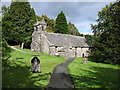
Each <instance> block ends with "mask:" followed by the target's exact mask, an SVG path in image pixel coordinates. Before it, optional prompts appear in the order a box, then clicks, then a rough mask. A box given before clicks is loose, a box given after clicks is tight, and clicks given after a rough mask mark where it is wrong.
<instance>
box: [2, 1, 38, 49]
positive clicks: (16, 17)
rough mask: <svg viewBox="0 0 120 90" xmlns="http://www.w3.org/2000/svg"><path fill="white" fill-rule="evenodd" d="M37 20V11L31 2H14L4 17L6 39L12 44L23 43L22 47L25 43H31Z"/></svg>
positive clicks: (4, 35) (3, 24) (3, 25)
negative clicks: (31, 5)
mask: <svg viewBox="0 0 120 90" xmlns="http://www.w3.org/2000/svg"><path fill="white" fill-rule="evenodd" d="M35 20H36V16H35V11H34V9H33V8H31V7H30V3H29V2H12V3H11V5H10V7H9V9H8V11H7V12H6V13H5V14H4V16H3V18H2V27H3V28H2V30H3V37H4V39H5V40H6V41H7V42H8V44H10V45H15V44H21V48H23V45H24V43H25V44H26V45H30V44H28V43H30V42H31V35H32V32H33V30H34V29H33V24H34V23H35Z"/></svg>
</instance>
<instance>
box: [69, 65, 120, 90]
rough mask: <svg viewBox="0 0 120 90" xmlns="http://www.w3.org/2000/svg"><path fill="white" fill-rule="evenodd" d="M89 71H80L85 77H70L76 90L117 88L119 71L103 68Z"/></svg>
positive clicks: (92, 68)
mask: <svg viewBox="0 0 120 90" xmlns="http://www.w3.org/2000/svg"><path fill="white" fill-rule="evenodd" d="M90 69H91V70H93V71H94V72H93V71H90V70H83V69H80V70H81V71H84V72H87V74H86V75H82V74H81V75H73V74H71V75H70V76H71V77H72V80H73V83H74V86H75V87H77V88H117V89H118V88H119V89H120V86H119V81H120V78H118V77H119V75H118V73H120V70H118V69H112V68H103V67H91V68H90Z"/></svg>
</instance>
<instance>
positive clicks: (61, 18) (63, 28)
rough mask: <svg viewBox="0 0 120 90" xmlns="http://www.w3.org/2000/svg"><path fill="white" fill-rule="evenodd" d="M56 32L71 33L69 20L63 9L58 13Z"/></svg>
mask: <svg viewBox="0 0 120 90" xmlns="http://www.w3.org/2000/svg"><path fill="white" fill-rule="evenodd" d="M55 33H62V34H68V33H69V31H68V25H67V20H66V17H65V14H64V12H63V11H61V12H60V13H59V14H58V15H57V18H56V23H55Z"/></svg>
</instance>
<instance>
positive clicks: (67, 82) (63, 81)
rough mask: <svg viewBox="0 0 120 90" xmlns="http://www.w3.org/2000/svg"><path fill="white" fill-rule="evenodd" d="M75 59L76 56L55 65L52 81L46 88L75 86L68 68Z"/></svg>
mask: <svg viewBox="0 0 120 90" xmlns="http://www.w3.org/2000/svg"><path fill="white" fill-rule="evenodd" d="M74 59H75V58H69V59H68V60H67V61H65V62H64V63H61V64H59V65H58V66H56V67H55V69H54V70H53V73H52V76H51V79H50V82H49V84H48V85H47V87H46V88H48V89H49V88H54V89H55V88H69V89H70V88H71V89H72V88H74V86H73V85H72V82H71V79H70V76H69V74H68V70H67V66H68V64H70V63H71V62H72V61H73V60H74Z"/></svg>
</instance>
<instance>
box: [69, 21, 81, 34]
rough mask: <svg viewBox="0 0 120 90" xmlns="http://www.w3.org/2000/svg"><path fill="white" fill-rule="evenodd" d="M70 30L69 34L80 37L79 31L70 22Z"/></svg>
mask: <svg viewBox="0 0 120 90" xmlns="http://www.w3.org/2000/svg"><path fill="white" fill-rule="evenodd" d="M68 30H69V34H71V35H77V36H80V33H79V32H78V29H77V28H76V27H75V25H74V24H72V23H71V22H69V24H68Z"/></svg>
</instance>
